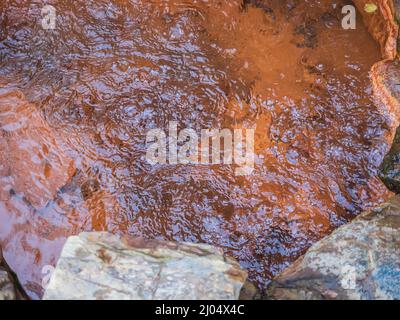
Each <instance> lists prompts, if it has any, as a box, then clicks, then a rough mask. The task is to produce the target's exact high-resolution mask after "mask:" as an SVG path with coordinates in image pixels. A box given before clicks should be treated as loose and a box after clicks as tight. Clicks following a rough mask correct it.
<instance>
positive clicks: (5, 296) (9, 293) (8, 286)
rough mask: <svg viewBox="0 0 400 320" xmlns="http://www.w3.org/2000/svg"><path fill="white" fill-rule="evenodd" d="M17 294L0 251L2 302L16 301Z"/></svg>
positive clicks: (0, 292)
mask: <svg viewBox="0 0 400 320" xmlns="http://www.w3.org/2000/svg"><path fill="white" fill-rule="evenodd" d="M16 298H17V292H16V289H15V286H14V283H13V279H12V277H11V275H10V274H9V272H8V270H7V268H6V266H5V261H3V256H2V253H1V249H0V300H15V299H16Z"/></svg>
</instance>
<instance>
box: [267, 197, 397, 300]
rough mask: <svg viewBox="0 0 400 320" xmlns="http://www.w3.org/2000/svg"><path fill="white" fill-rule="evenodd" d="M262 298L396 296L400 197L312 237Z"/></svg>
mask: <svg viewBox="0 0 400 320" xmlns="http://www.w3.org/2000/svg"><path fill="white" fill-rule="evenodd" d="M267 298H268V299H301V300H303V299H307V300H308V299H357V300H358V299H363V300H364V299H400V198H399V197H395V198H392V199H391V200H390V201H389V202H388V203H386V204H385V205H382V207H380V208H378V209H375V210H372V211H369V212H366V213H364V214H362V215H361V216H359V217H358V218H357V219H356V220H354V221H353V222H352V223H350V224H348V225H345V226H343V227H341V228H339V229H338V230H336V231H335V232H334V233H333V234H332V235H331V236H329V237H327V238H325V239H323V240H321V241H320V242H318V243H316V244H315V245H314V246H313V247H311V249H310V250H309V251H308V252H307V253H306V254H305V255H304V256H303V257H302V258H300V259H299V260H297V261H296V263H295V264H294V265H293V266H291V267H290V268H288V269H287V270H286V271H285V272H284V273H283V274H281V275H280V276H279V277H278V278H277V279H275V280H274V281H273V282H272V284H271V286H270V287H269V290H268V294H267Z"/></svg>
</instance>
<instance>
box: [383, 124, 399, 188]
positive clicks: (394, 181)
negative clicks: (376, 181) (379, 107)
mask: <svg viewBox="0 0 400 320" xmlns="http://www.w3.org/2000/svg"><path fill="white" fill-rule="evenodd" d="M379 175H380V178H381V179H382V181H383V182H384V183H385V185H386V186H387V187H388V188H389V189H390V190H391V191H393V192H396V193H400V128H398V129H397V133H396V137H395V139H394V141H393V145H392V149H391V150H390V152H389V153H388V154H387V155H386V157H385V159H384V161H383V163H382V165H381V170H380V174H379Z"/></svg>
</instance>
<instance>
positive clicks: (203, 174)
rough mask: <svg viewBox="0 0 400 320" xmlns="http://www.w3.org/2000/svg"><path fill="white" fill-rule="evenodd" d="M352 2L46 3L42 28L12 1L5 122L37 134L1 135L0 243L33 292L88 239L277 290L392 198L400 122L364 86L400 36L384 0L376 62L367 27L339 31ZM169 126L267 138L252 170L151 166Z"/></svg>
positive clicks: (375, 19)
mask: <svg viewBox="0 0 400 320" xmlns="http://www.w3.org/2000/svg"><path fill="white" fill-rule="evenodd" d="M348 3H349V2H348V1H345V0H343V1H342V0H339V1H333V0H332V1H331V0H329V1H328V0H327V1H316V0H304V1H303V0H302V1H296V0H287V1H282V0H279V1H278V0H265V1H261V0H247V1H239V0H237V1H235V0H222V1H184V0H182V1H178V0H175V1H173V0H165V1H155V0H153V1H148V0H146V1H144V0H143V1H142V0H138V1H134V2H127V1H122V0H121V1H119V0H114V1H111V2H110V1H108V0H107V1H106V0H97V1H87V0H85V1H83V0H80V1H78V0H77V1H67V2H66V1H57V0H52V1H49V4H52V5H54V6H55V7H56V9H57V12H58V13H59V17H58V20H57V23H58V27H57V29H56V30H54V31H45V30H42V29H41V27H40V24H39V23H37V19H36V18H38V17H40V11H41V5H39V4H38V3H37V2H35V3H31V1H23V0H21V1H2V2H1V4H0V26H1V28H2V29H1V33H0V83H1V84H2V87H3V88H2V89H1V90H2V91H1V94H2V95H1V97H3V98H1V97H0V121H2V122H1V123H0V125H1V126H2V127H3V126H9V125H10V123H11V122H12V121H8V120H6V119H14V116H13V117H9V116H4V112H3V111H4V110H5V108H14V109H15V110H17V109H19V108H22V109H23V110H29V112H25V113H24V112H23V113H21V117H22V115H23V116H26V117H27V118H29V119H31V125H30V126H28V127H27V128H26V129H25V131H23V133H20V134H19V136H20V137H22V138H24V139H25V140H26V141H27V140H29V139H28V138H30V140H29V141H28V142H25V143H24V144H18V141H22V140H18V139H17V138H16V137H18V136H17V135H16V134H13V133H9V132H7V130H4V128H3V129H2V131H1V136H0V145H2V146H4V148H6V150H8V151H7V155H4V154H2V155H1V156H0V159H1V163H0V172H1V177H0V190H1V191H0V195H1V199H0V241H1V245H2V247H3V250H4V255H5V257H6V259H7V261H8V262H9V264H10V266H11V267H12V268H13V270H15V272H16V273H17V274H18V276H19V278H20V280H21V282H22V284H23V286H24V287H25V289H27V291H28V292H29V294H30V295H31V296H32V297H34V298H37V297H40V295H41V294H42V292H43V288H42V287H41V282H42V277H43V274H42V273H41V270H42V267H43V266H45V265H48V264H53V265H54V264H55V262H56V261H57V258H58V255H59V253H60V249H61V247H62V245H63V243H64V241H65V239H66V237H67V236H68V235H70V234H76V233H79V232H80V231H84V230H85V231H89V230H107V231H110V232H114V233H119V234H128V235H129V234H131V235H134V236H139V237H143V238H147V239H148V238H159V239H167V240H177V241H192V242H193V241H194V242H206V243H209V244H213V245H217V246H221V247H222V248H223V249H224V251H225V252H226V253H228V254H229V255H231V256H233V257H235V258H237V260H238V261H239V262H240V263H241V265H242V266H243V267H244V268H246V269H247V270H248V271H249V273H250V279H251V280H253V281H254V282H255V283H257V284H258V286H259V287H260V288H265V287H266V285H267V284H268V282H269V280H270V279H271V278H272V277H273V276H274V275H276V274H278V273H280V272H281V271H282V270H283V269H284V268H285V267H286V266H288V265H289V264H290V263H291V262H293V261H295V260H296V259H297V258H298V257H299V256H300V255H301V254H303V253H304V252H305V250H306V249H307V248H308V247H309V246H310V245H311V244H312V243H314V242H315V241H317V240H318V239H320V238H322V237H323V236H324V235H326V234H328V233H330V232H331V231H332V230H333V229H335V228H336V227H338V226H339V225H341V224H343V223H346V222H347V221H349V220H350V219H352V218H353V217H354V216H355V215H357V214H358V213H359V212H360V211H361V210H363V209H366V208H369V207H371V206H375V205H377V204H378V203H380V202H382V201H384V200H385V199H387V198H388V197H389V196H390V193H389V192H388V191H387V190H386V188H385V187H384V186H383V184H382V183H381V182H380V181H379V179H377V177H376V173H377V168H378V166H379V165H380V163H381V160H382V158H383V156H384V154H385V152H386V151H387V149H388V147H389V142H390V138H391V136H392V134H393V132H394V124H395V121H393V120H390V119H391V116H392V114H393V113H394V112H395V111H397V110H395V109H396V107H392V109H390V105H391V104H389V107H387V106H386V104H385V106H383V105H380V104H375V103H374V101H373V92H372V91H373V87H372V85H371V82H370V78H369V73H370V70H371V67H372V66H373V65H374V64H376V63H377V62H378V61H380V60H381V59H382V55H383V57H384V58H385V59H386V61H388V60H387V59H391V58H393V55H394V53H393V52H394V51H393V50H394V46H395V44H394V42H393V41H394V37H395V33H397V29H395V27H394V25H393V24H392V19H389V18H388V17H389V14H390V12H389V11H388V10H389V8H391V6H389V4H388V3H389V2H387V1H383V2H382V5H381V6H380V7H379V10H378V11H377V12H376V13H374V16H372V17H370V16H365V17H364V18H365V21H366V23H367V25H368V27H369V29H370V30H371V32H372V34H373V35H374V36H375V37H376V39H377V40H378V42H379V44H380V45H381V47H382V51H381V49H380V46H379V45H378V44H377V43H376V42H375V41H374V40H373V38H372V37H371V36H370V34H369V33H368V30H367V28H366V27H365V25H364V24H363V23H362V18H361V16H360V15H358V19H357V29H356V30H343V29H342V27H341V19H342V17H343V15H342V13H341V7H342V6H343V5H345V4H348ZM358 5H359V6H361V7H362V5H363V4H362V3H361V1H360V2H359V3H358ZM35 17H36V18H35ZM61 26H62V27H61ZM375 26H376V27H375ZM378 66H379V64H378V65H376V66H375V67H374V68H375V69H374V72H373V73H372V76H373V79H374V85H375V90H376V95H377V97H378V98H379V97H383V96H384V94H383V93H382V94H380V93H379V92H383V91H382V90H380V89H379V88H380V83H381V82H382V81H381V80H377V79H378V77H379V73H378V72H377V71H378V68H379V67H378ZM375 71H376V72H375ZM387 99H389V98H387ZM385 108H387V109H385ZM2 119H3V120H2ZM17 120H18V117H17ZM13 121H14V120H13ZM169 121H177V122H178V124H179V128H180V129H182V128H186V127H192V128H194V129H195V130H200V129H205V128H213V127H214V128H229V129H234V128H255V129H256V132H255V139H256V140H255V153H256V164H255V170H254V173H253V174H252V175H250V176H243V177H238V176H235V174H234V172H235V171H234V169H235V168H233V167H231V166H225V165H213V166H196V165H190V166H189V165H179V166H173V165H157V166H151V165H149V164H148V163H147V162H146V160H145V158H144V156H145V153H146V145H145V137H146V133H147V132H148V130H149V129H152V128H156V127H158V128H162V129H165V130H167V128H168V123H169ZM25 140H24V141H25ZM34 146H35V147H34ZM44 146H45V147H44ZM43 147H44V148H43ZM21 148H22V149H23V152H24V153H23V152H22V151H21V152H20V151H19V150H20V149H21ZM39 150H41V151H39ZM51 152H52V153H51ZM47 153H48V154H47ZM11 159H16V160H11ZM23 159H26V161H24V160H23ZM71 159H72V160H73V164H72V165H71V164H70V160H71ZM49 165H50V167H49ZM67 168H68V169H67ZM70 169H71V171H70ZM43 176H44V177H48V180H47V179H44V180H43V179H42V178H41V177H43ZM10 186H12V188H11V187H10ZM30 186H31V188H30Z"/></svg>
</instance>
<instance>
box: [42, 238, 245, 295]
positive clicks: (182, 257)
mask: <svg viewBox="0 0 400 320" xmlns="http://www.w3.org/2000/svg"><path fill="white" fill-rule="evenodd" d="M246 278H247V273H246V272H245V271H243V270H242V269H241V268H240V266H239V264H238V263H237V262H236V261H235V260H233V259H231V258H229V257H226V256H224V255H223V253H222V251H221V250H220V249H217V248H214V247H211V246H209V245H204V244H191V243H174V242H165V241H157V240H143V239H138V238H130V237H119V236H115V235H112V234H109V233H105V232H99V233H82V234H80V235H79V236H73V237H70V238H68V240H67V242H66V244H65V246H64V248H63V251H62V254H61V257H60V259H59V262H58V264H57V267H56V269H55V271H54V273H53V275H52V277H51V280H50V283H49V285H48V287H47V289H46V291H45V294H44V297H43V299H44V300H54V299H57V300H58V299H82V300H103V299H106V300H113V299H134V300H161V299H162V300H164V299H165V300H176V299H184V300H197V299H200V300H203V299H217V300H220V299H229V300H232V299H238V298H239V294H240V290H241V288H242V286H243V284H244V283H245V281H246Z"/></svg>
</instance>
